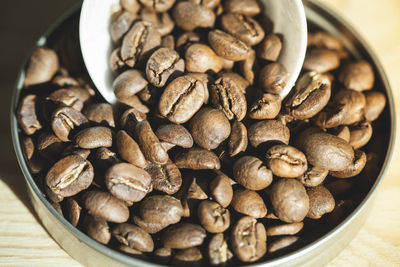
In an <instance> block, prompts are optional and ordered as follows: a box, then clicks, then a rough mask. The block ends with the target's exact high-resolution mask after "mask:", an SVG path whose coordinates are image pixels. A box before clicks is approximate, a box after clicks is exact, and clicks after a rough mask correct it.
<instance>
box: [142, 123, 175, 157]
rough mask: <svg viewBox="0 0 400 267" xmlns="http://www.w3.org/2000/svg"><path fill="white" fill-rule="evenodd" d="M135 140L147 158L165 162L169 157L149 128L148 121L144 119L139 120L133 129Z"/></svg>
mask: <svg viewBox="0 0 400 267" xmlns="http://www.w3.org/2000/svg"><path fill="white" fill-rule="evenodd" d="M135 135H136V140H137V141H138V143H139V146H140V148H141V150H142V152H143V154H144V156H145V157H146V159H147V160H149V161H151V162H153V163H155V164H165V163H167V161H168V159H169V157H168V154H167V152H166V151H165V149H164V148H163V146H162V145H161V142H160V140H158V138H157V136H156V135H155V133H154V132H153V130H152V129H151V126H150V123H149V122H148V121H146V120H143V121H140V122H138V123H137V125H136V129H135Z"/></svg>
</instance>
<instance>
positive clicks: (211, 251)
mask: <svg viewBox="0 0 400 267" xmlns="http://www.w3.org/2000/svg"><path fill="white" fill-rule="evenodd" d="M232 257H233V254H232V252H231V251H230V250H229V248H228V243H227V242H226V239H225V238H224V234H222V233H219V234H216V235H214V236H213V237H212V238H211V241H210V243H209V244H208V258H209V260H210V263H211V264H212V265H219V264H224V263H226V262H227V261H228V260H230V259H232Z"/></svg>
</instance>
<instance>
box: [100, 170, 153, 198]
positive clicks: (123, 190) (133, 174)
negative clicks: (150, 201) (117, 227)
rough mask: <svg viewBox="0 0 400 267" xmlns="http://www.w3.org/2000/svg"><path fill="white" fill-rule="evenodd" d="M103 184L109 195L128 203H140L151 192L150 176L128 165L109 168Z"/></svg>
mask: <svg viewBox="0 0 400 267" xmlns="http://www.w3.org/2000/svg"><path fill="white" fill-rule="evenodd" d="M105 184H106V187H107V189H108V190H109V191H110V193H111V194H113V195H114V196H115V197H117V198H119V199H122V200H124V201H129V202H139V201H141V200H142V199H143V198H144V197H145V196H146V194H147V193H149V192H150V191H151V190H152V186H151V177H150V174H148V173H147V172H146V171H145V170H143V169H141V168H138V167H136V166H134V165H132V164H129V163H118V164H115V165H113V166H112V167H111V168H109V169H108V170H107V172H106V174H105Z"/></svg>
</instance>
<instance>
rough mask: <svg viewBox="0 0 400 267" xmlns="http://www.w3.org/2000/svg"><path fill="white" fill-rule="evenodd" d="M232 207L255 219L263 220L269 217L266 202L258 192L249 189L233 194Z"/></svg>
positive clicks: (236, 191) (239, 190)
mask: <svg viewBox="0 0 400 267" xmlns="http://www.w3.org/2000/svg"><path fill="white" fill-rule="evenodd" d="M232 207H233V209H234V210H235V211H237V212H239V213H242V214H245V215H249V216H251V217H253V218H263V217H265V215H267V207H266V206H265V203H264V200H263V199H262V198H261V197H260V195H259V194H258V193H257V192H255V191H252V190H248V189H238V190H235V192H233V199H232Z"/></svg>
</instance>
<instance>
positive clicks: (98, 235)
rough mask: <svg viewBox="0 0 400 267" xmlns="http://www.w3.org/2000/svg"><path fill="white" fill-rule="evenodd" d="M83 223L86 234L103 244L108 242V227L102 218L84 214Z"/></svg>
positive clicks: (109, 236) (109, 235) (109, 234)
mask: <svg viewBox="0 0 400 267" xmlns="http://www.w3.org/2000/svg"><path fill="white" fill-rule="evenodd" d="M83 224H84V227H85V230H86V234H87V235H88V236H90V237H91V238H93V239H94V240H96V241H97V242H100V243H102V244H104V245H107V244H108V242H110V239H111V233H110V229H109V227H108V224H107V222H106V221H105V220H104V219H101V218H98V217H94V216H91V215H86V216H85V219H84V222H83Z"/></svg>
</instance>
